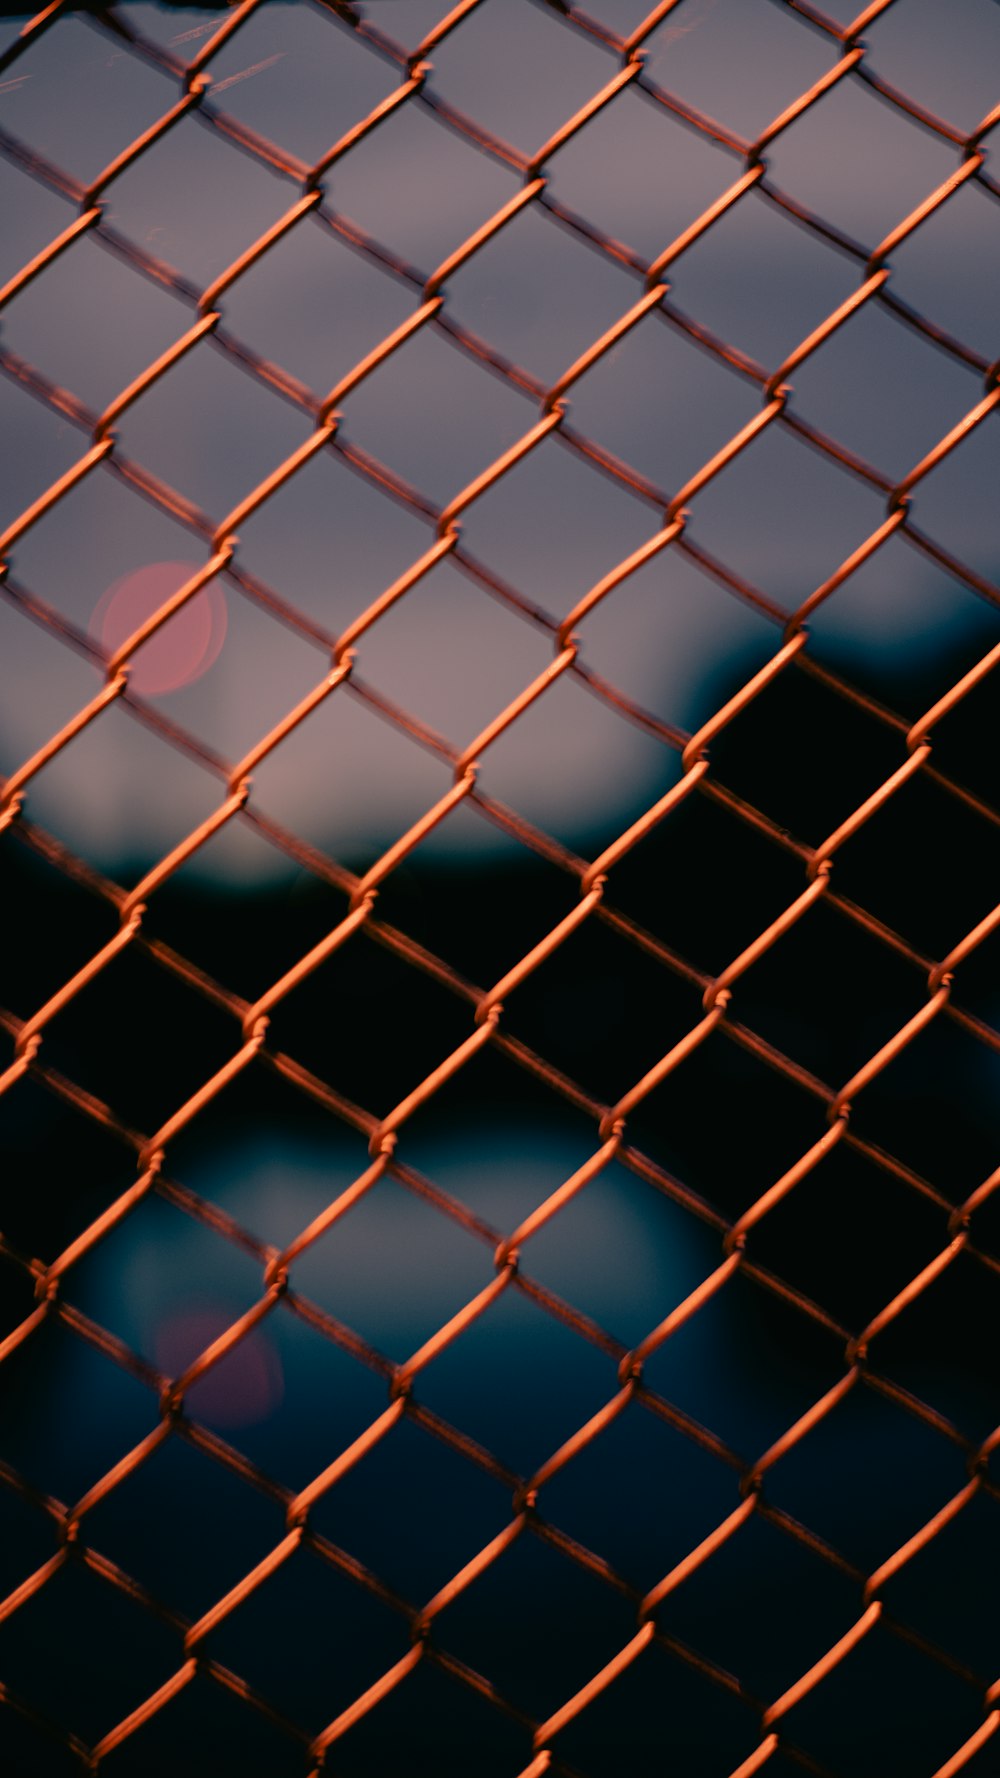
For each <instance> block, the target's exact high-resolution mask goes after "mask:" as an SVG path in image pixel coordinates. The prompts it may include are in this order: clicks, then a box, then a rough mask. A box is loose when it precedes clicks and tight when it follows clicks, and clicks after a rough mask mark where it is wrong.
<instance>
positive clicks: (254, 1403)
mask: <svg viewBox="0 0 1000 1778" xmlns="http://www.w3.org/2000/svg"><path fill="white" fill-rule="evenodd" d="M236 1318H237V1317H236V1315H235V1314H233V1313H232V1312H230V1311H228V1310H227V1309H225V1308H222V1307H210V1306H207V1305H206V1306H203V1307H200V1308H191V1309H184V1310H181V1311H180V1312H178V1313H177V1314H175V1315H168V1316H166V1317H165V1318H164V1320H163V1321H161V1322H160V1324H159V1326H158V1327H157V1329H156V1333H155V1335H154V1338H153V1358H154V1362H155V1364H156V1366H157V1369H158V1370H160V1371H162V1372H163V1374H164V1375H165V1376H167V1377H171V1378H177V1377H179V1376H180V1375H181V1374H182V1373H183V1372H184V1371H185V1370H186V1369H187V1368H188V1366H189V1365H191V1364H193V1363H194V1361H195V1359H196V1358H197V1357H198V1356H199V1355H200V1354H201V1353H202V1352H204V1351H206V1350H207V1348H208V1347H209V1346H210V1345H211V1344H212V1342H213V1340H217V1339H218V1337H219V1335H220V1334H221V1333H222V1332H223V1331H224V1330H225V1329H226V1327H228V1326H231V1325H232V1323H233V1321H235V1320H236ZM284 1393H285V1379H284V1373H283V1371H282V1367H281V1359H280V1357H279V1355H278V1351H277V1348H276V1347H275V1345H274V1343H273V1341H272V1340H270V1339H269V1338H268V1336H267V1334H266V1333H264V1332H263V1331H262V1330H261V1329H259V1328H255V1329H254V1331H253V1332H252V1333H249V1334H247V1335H246V1337H245V1338H244V1339H242V1340H240V1341H239V1342H238V1343H237V1344H236V1345H235V1346H234V1347H233V1348H232V1350H231V1351H229V1352H227V1353H226V1354H225V1355H224V1356H223V1357H222V1358H220V1359H219V1360H218V1362H217V1363H216V1364H214V1365H213V1366H212V1368H211V1369H210V1370H208V1371H206V1373H205V1375H204V1376H203V1377H199V1379H198V1381H197V1382H195V1383H192V1384H191V1386H190V1388H189V1389H188V1391H187V1392H186V1396H185V1400H186V1403H187V1405H188V1407H189V1409H190V1412H191V1414H192V1415H193V1416H194V1418H195V1419H196V1420H205V1421H207V1422H208V1424H209V1425H210V1426H225V1427H236V1426H255V1425H258V1424H259V1423H260V1422H261V1421H262V1420H268V1419H270V1417H271V1415H272V1414H273V1413H274V1412H275V1410H276V1409H277V1408H278V1407H279V1406H280V1405H281V1401H282V1398H283V1396H284Z"/></svg>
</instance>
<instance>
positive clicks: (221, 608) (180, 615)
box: [91, 562, 226, 698]
mask: <svg viewBox="0 0 1000 1778" xmlns="http://www.w3.org/2000/svg"><path fill="white" fill-rule="evenodd" d="M200 565H201V564H199V563H197V562H147V563H146V564H145V566H144V567H142V568H136V569H134V570H133V572H132V573H131V574H125V575H123V576H122V578H121V580H116V581H115V582H114V584H113V585H112V586H110V587H109V588H108V590H107V592H106V593H104V594H103V595H102V596H101V598H100V600H99V601H98V603H97V606H96V608H95V610H94V616H93V621H92V624H91V630H92V633H94V634H95V635H96V636H98V637H99V639H100V641H101V644H102V646H103V647H104V648H106V649H107V650H108V652H109V653H111V654H114V653H115V651H116V650H117V649H119V648H120V647H121V646H122V643H123V642H127V641H128V639H129V637H130V636H134V634H135V632H136V630H138V629H139V628H140V626H141V625H142V624H144V623H145V622H146V620H147V618H150V617H152V616H153V613H154V612H156V611H159V609H160V607H161V606H162V605H165V604H166V602H167V600H168V599H171V598H172V597H173V595H174V594H175V593H177V592H179V591H180V589H181V587H182V586H183V585H184V584H185V582H186V581H188V580H190V579H191V578H192V576H193V575H195V574H196V573H197V572H198V568H199V567H200ZM225 637H226V597H225V594H224V592H223V590H222V587H221V586H220V585H219V582H218V581H217V580H211V581H209V583H208V585H207V586H206V587H203V588H202V589H201V591H200V592H198V593H195V595H194V597H193V598H192V599H189V600H188V602H187V604H186V605H182V606H181V608H180V610H179V611H178V612H176V613H175V614H174V616H173V617H171V618H168V619H167V621H166V623H165V624H164V625H163V627H162V629H159V630H157V631H156V633H155V635H153V636H151V637H150V639H149V641H148V642H145V643H143V645H142V647H141V648H139V649H137V650H136V653H135V655H134V657H133V658H132V660H131V661H130V662H129V666H128V671H129V683H130V685H131V687H132V689H133V690H134V691H137V692H138V693H139V694H140V696H142V697H147V698H149V697H161V696H162V695H163V694H164V693H165V692H170V691H178V690H179V689H180V687H181V686H183V685H191V684H192V683H193V682H194V680H196V679H199V678H200V677H201V675H202V674H203V673H205V672H207V671H208V668H209V667H210V666H211V665H212V663H213V662H214V661H216V660H217V659H218V656H219V653H220V651H221V649H222V644H223V642H224V641H225Z"/></svg>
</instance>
